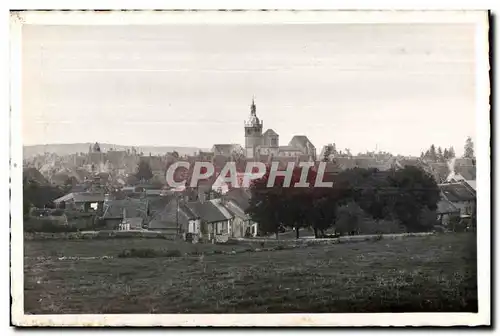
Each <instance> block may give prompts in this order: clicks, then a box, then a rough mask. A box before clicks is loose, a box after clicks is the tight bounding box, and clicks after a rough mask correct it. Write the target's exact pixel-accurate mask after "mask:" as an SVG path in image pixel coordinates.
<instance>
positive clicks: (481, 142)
mask: <svg viewBox="0 0 500 336" xmlns="http://www.w3.org/2000/svg"><path fill="white" fill-rule="evenodd" d="M382 22H384V23H397V22H399V23H403V22H404V23H410V22H411V23H437V22H442V23H452V22H454V23H458V22H468V23H474V24H476V25H477V26H476V27H477V36H478V38H477V41H476V42H477V44H476V64H477V68H476V69H477V72H476V76H477V77H476V78H477V82H476V88H477V111H476V114H477V138H476V142H477V144H476V152H477V158H478V159H477V182H478V184H479V185H480V186H481V187H479V190H478V193H477V200H478V205H477V206H478V208H477V209H478V219H479V220H478V222H479V223H482V224H483V225H478V231H477V232H478V234H477V235H478V297H479V313H478V314H472V313H402V314H397V315H395V314H391V313H383V314H382V313H373V314H173V315H169V314H161V315H160V314H158V315H148V314H144V315H142V314H141V315H139V314H127V315H25V314H24V308H23V288H24V285H23V280H24V279H23V245H22V244H23V231H22V226H21V225H18V224H19V223H22V136H21V134H22V125H21V110H22V106H21V92H20V84H21V78H22V76H21V57H20V56H21V53H20V50H21V27H22V25H23V24H85V25H89V24H91V25H113V24H141V25H142V24H179V23H182V24H190V23H211V24H231V23H247V24H262V23H266V24H276V23H293V24H303V23H338V24H340V23H382ZM487 29H488V17H487V13H486V12H485V11H446V12H442V11H439V12H429V11H415V12H408V11H406V12H397V11H374V12H363V11H340V12H335V11H321V12H317V11H300V12H299V11H295V12H294V11H271V12H269V11H267V12H261V11H243V12H219V11H201V12H167V13H164V12H163V13H160V12H152V11H143V12H120V11H115V12H105V13H93V12H77V13H72V12H60V11H55V12H22V13H18V14H16V15H14V16H12V19H11V53H10V56H11V60H10V66H11V118H10V120H11V153H10V154H11V281H12V282H11V283H12V322H13V323H14V324H15V325H18V326H407V325H413V326H416V325H418V326H425V325H441V326H453V325H488V324H490V323H491V322H490V321H491V318H490V301H491V298H490V294H491V288H490V286H491V284H490V275H491V270H490V260H491V256H490V253H491V249H490V234H491V229H490V220H491V218H490V206H491V205H490V189H489V185H490V153H489V141H490V134H489V127H490V126H489V125H490V120H489V103H488V96H489V78H488V69H489V64H488V40H487ZM16 223H17V224H16Z"/></svg>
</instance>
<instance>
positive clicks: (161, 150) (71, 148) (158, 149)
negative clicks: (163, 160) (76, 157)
mask: <svg viewBox="0 0 500 336" xmlns="http://www.w3.org/2000/svg"><path fill="white" fill-rule="evenodd" d="M91 145H93V143H92V144H91V143H88V142H87V143H74V144H48V145H31V146H24V147H23V157H24V158H29V157H33V156H36V155H38V154H43V153H45V152H49V153H55V154H57V155H69V154H75V153H80V152H82V153H88V151H89V146H91ZM99 145H100V147H101V150H102V151H104V152H107V151H108V150H110V149H115V150H127V149H131V148H132V146H122V145H116V144H106V143H99ZM133 147H134V148H135V149H136V150H137V152H138V153H140V152H143V153H144V155H148V154H149V153H151V155H163V154H166V153H167V152H173V151H176V152H178V153H179V154H180V155H193V154H194V153H195V152H199V151H200V150H202V151H207V149H203V148H196V147H179V146H133Z"/></svg>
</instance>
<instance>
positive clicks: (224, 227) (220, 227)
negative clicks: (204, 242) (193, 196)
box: [186, 199, 233, 241]
mask: <svg viewBox="0 0 500 336" xmlns="http://www.w3.org/2000/svg"><path fill="white" fill-rule="evenodd" d="M186 207H187V208H188V209H189V211H190V212H191V214H192V215H193V216H192V217H191V220H194V221H195V222H194V223H191V225H190V227H189V231H188V232H189V233H195V234H198V235H199V236H200V237H201V238H204V239H208V240H209V241H212V240H215V239H217V236H225V237H229V235H230V232H231V227H230V225H231V221H232V217H233V216H232V215H231V213H229V212H228V211H227V210H226V209H224V207H223V205H222V204H221V200H220V199H214V200H208V201H196V202H188V203H187V204H186ZM193 224H194V225H193ZM198 227H199V229H198Z"/></svg>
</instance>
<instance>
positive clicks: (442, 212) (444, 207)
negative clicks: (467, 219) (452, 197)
mask: <svg viewBox="0 0 500 336" xmlns="http://www.w3.org/2000/svg"><path fill="white" fill-rule="evenodd" d="M436 213H437V215H438V218H437V219H438V221H439V222H440V223H441V225H443V226H448V223H449V221H450V217H452V216H454V215H456V216H460V210H459V209H458V208H457V207H455V206H454V205H453V203H451V202H450V201H448V200H447V199H446V198H445V197H444V195H442V197H441V200H440V201H439V202H438V204H437V210H436Z"/></svg>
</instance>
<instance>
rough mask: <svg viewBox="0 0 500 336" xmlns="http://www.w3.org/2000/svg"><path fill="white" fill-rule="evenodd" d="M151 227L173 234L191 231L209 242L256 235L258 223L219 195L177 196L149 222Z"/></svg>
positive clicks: (235, 204)
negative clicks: (187, 199) (208, 196)
mask: <svg viewBox="0 0 500 336" xmlns="http://www.w3.org/2000/svg"><path fill="white" fill-rule="evenodd" d="M148 229H149V230H155V231H164V232H170V233H172V234H187V233H189V234H192V235H194V236H196V237H198V238H202V239H205V240H207V241H218V242H221V241H226V240H227V239H228V238H230V237H244V236H248V235H251V236H255V235H256V234H257V224H256V223H254V222H252V221H251V220H250V218H249V217H248V215H246V214H245V211H244V210H243V209H241V207H240V206H239V205H238V204H237V202H235V201H234V200H227V199H226V198H216V199H210V200H203V199H198V200H196V201H185V200H183V199H181V198H180V197H177V198H174V199H172V200H171V202H169V203H168V204H167V206H166V207H165V208H164V209H163V210H162V211H159V212H158V213H157V214H156V215H155V216H154V217H153V219H152V220H151V222H150V223H149V225H148Z"/></svg>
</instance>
